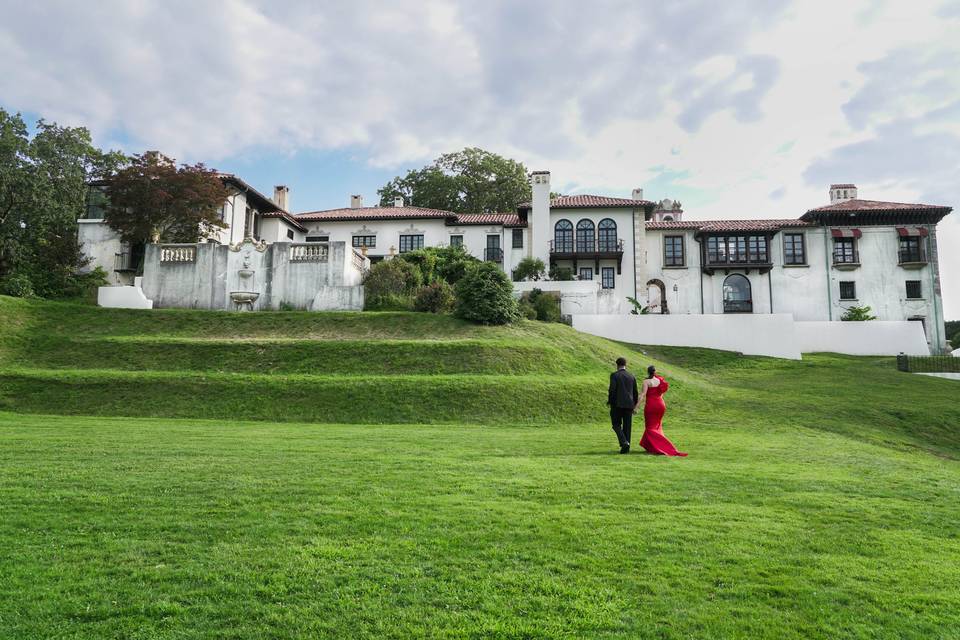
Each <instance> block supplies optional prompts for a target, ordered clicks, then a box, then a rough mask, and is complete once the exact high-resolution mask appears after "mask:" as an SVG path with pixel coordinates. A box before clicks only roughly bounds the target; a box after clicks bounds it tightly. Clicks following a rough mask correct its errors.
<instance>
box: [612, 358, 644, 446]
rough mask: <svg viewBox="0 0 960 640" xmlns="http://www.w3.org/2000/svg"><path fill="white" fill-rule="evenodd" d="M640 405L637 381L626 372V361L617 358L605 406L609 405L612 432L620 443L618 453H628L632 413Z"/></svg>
mask: <svg viewBox="0 0 960 640" xmlns="http://www.w3.org/2000/svg"><path fill="white" fill-rule="evenodd" d="M639 403H640V391H639V390H638V389H637V379H636V378H634V377H633V374H632V373H630V372H629V371H627V359H626V358H622V357H621V358H617V370H616V371H614V372H613V373H611V374H610V389H609V390H608V391H607V404H608V405H610V421H611V422H612V423H613V432H614V433H615V434H617V440H618V441H619V442H620V453H630V430H631V428H632V427H633V413H634V411H636V410H637V405H638V404H639Z"/></svg>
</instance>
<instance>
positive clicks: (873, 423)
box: [0, 297, 960, 639]
mask: <svg viewBox="0 0 960 640" xmlns="http://www.w3.org/2000/svg"><path fill="white" fill-rule="evenodd" d="M621 354H626V356H627V357H628V358H629V359H630V360H631V361H632V362H634V363H636V364H637V365H639V366H643V365H645V364H647V363H648V362H654V363H656V364H657V365H658V366H659V367H660V368H661V370H662V371H663V372H664V373H665V374H666V375H667V377H668V378H669V379H670V380H671V382H672V383H673V388H672V389H671V391H670V393H669V394H668V396H667V402H668V405H669V413H668V416H667V421H666V428H667V433H668V435H669V436H670V437H671V438H673V439H674V440H675V442H676V443H677V444H678V446H680V448H681V449H684V450H686V451H688V452H689V453H690V457H689V458H684V459H664V458H657V457H652V456H645V455H641V454H637V455H629V456H621V455H618V454H616V447H615V440H614V437H613V434H612V432H611V431H610V429H609V426H608V425H607V424H606V423H605V412H604V407H603V399H604V391H605V382H606V376H607V373H608V371H609V366H610V365H609V363H610V362H611V361H612V359H613V358H614V357H616V356H617V355H621ZM957 388H958V387H957V383H955V382H953V381H948V380H940V379H933V378H928V377H924V376H912V375H909V374H903V373H899V372H897V371H896V370H895V368H894V367H893V363H892V362H891V360H890V359H886V358H849V357H841V356H831V355H818V356H813V357H807V358H805V359H804V361H802V362H792V361H782V360H773V359H766V358H745V357H740V356H737V355H736V354H730V353H723V352H716V351H708V350H698V349H668V348H640V347H628V346H624V345H617V344H613V343H611V342H608V341H605V340H602V339H597V338H592V337H589V336H583V335H580V334H577V333H576V332H574V331H572V330H571V329H569V328H568V327H564V326H560V325H545V324H540V323H522V324H520V325H518V326H515V327H510V328H489V327H477V326H473V325H467V324H463V323H460V322H457V321H455V320H452V319H450V318H444V317H434V316H429V315H422V314H367V313H364V314H300V313H263V314H249V315H239V314H230V313H210V312H190V311H152V312H135V311H119V310H105V309H96V308H91V307H84V306H77V305H70V304H54V303H41V302H25V301H21V300H13V299H10V298H2V297H0V638H6V637H10V638H48V637H57V638H250V637H263V638H410V637H431V638H481V637H482V638H541V637H547V638H637V637H654V638H711V639H714V638H728V637H731V638H732V637H737V638H777V639H780V638H797V639H799V638H804V639H807V638H824V639H826V638H830V639H833V638H886V637H890V638H950V637H956V633H955V630H956V629H958V628H960V592H958V591H957V589H956V584H958V583H960V526H958V523H960V461H958V458H960V427H958V425H960V405H958V404H957V402H956V400H955V399H956V389H957ZM635 439H636V436H635Z"/></svg>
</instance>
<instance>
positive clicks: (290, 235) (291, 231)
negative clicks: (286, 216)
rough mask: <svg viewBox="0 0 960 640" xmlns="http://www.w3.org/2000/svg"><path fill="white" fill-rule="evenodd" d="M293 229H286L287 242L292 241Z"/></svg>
mask: <svg viewBox="0 0 960 640" xmlns="http://www.w3.org/2000/svg"><path fill="white" fill-rule="evenodd" d="M293 238H294V235H293V229H287V240H293Z"/></svg>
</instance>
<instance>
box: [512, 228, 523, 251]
mask: <svg viewBox="0 0 960 640" xmlns="http://www.w3.org/2000/svg"><path fill="white" fill-rule="evenodd" d="M513 248H514V249H523V229H514V230H513Z"/></svg>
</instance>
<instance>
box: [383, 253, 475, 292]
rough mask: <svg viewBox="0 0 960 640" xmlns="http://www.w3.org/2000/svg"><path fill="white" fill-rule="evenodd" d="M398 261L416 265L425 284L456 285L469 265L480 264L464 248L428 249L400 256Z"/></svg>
mask: <svg viewBox="0 0 960 640" xmlns="http://www.w3.org/2000/svg"><path fill="white" fill-rule="evenodd" d="M396 259H399V260H403V261H404V262H409V263H411V264H414V265H416V266H417V267H418V268H419V269H420V272H421V273H422V274H423V282H424V283H425V284H430V283H433V282H436V281H437V280H446V281H447V282H449V283H450V284H456V283H457V282H458V281H459V280H460V278H462V277H463V275H464V274H465V273H466V271H467V267H468V266H469V265H471V264H476V263H478V262H480V261H479V260H478V259H477V258H475V257H473V256H472V255H470V254H469V253H467V250H466V249H464V248H463V247H427V248H425V249H417V250H416V251H410V252H409V253H403V254H400V255H399V256H397V258H396Z"/></svg>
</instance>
